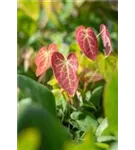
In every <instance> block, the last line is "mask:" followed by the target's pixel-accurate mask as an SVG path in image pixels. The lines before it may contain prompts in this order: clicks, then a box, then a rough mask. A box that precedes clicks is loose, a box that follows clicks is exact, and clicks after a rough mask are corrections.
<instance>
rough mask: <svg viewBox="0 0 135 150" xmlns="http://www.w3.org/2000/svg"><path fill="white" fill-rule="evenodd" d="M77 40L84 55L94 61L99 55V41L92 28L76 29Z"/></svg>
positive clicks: (82, 27)
mask: <svg viewBox="0 0 135 150" xmlns="http://www.w3.org/2000/svg"><path fill="white" fill-rule="evenodd" d="M76 40H77V42H78V44H79V46H80V48H81V49H82V51H83V52H84V54H85V55H86V56H87V57H88V58H89V59H92V60H95V59H96V56H97V54H98V41H97V38H96V35H95V33H94V31H93V29H92V28H91V27H88V28H85V27H84V26H80V27H78V28H77V29H76Z"/></svg>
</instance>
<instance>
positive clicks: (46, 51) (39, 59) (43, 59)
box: [35, 44, 57, 76]
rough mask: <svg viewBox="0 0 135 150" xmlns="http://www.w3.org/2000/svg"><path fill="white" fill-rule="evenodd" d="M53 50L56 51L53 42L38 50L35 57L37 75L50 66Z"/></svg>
mask: <svg viewBox="0 0 135 150" xmlns="http://www.w3.org/2000/svg"><path fill="white" fill-rule="evenodd" d="M55 51H57V46H56V45H55V44H50V45H49V47H48V48H47V47H46V46H43V47H42V48H41V49H40V50H39V52H38V54H37V56H36V58H35V64H36V66H37V69H36V75H37V76H39V75H41V74H43V73H44V72H46V70H47V69H48V68H49V67H50V66H51V56H52V54H53V53H54V52H55Z"/></svg>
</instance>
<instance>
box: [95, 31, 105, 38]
mask: <svg viewBox="0 0 135 150" xmlns="http://www.w3.org/2000/svg"><path fill="white" fill-rule="evenodd" d="M104 30H105V29H103V30H102V31H101V32H100V33H99V34H98V35H96V37H97V38H98V37H99V36H100V35H101V34H102V33H103V31H104Z"/></svg>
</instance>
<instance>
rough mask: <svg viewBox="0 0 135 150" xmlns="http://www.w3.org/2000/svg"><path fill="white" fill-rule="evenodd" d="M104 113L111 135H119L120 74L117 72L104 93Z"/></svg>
mask: <svg viewBox="0 0 135 150" xmlns="http://www.w3.org/2000/svg"><path fill="white" fill-rule="evenodd" d="M104 111H105V116H106V117H107V120H108V125H109V129H110V133H112V134H114V135H115V136H117V135H118V73H117V72H115V73H114V74H113V76H112V78H111V79H110V80H109V81H108V82H107V85H106V87H105V91H104Z"/></svg>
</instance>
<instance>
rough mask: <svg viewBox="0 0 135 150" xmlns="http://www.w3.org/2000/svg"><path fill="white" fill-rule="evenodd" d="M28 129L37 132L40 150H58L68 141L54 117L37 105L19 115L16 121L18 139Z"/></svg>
mask: <svg viewBox="0 0 135 150" xmlns="http://www.w3.org/2000/svg"><path fill="white" fill-rule="evenodd" d="M28 128H35V129H37V131H38V132H39V134H40V139H41V140H40V142H39V143H40V146H39V149H40V150H43V149H50V150H60V149H62V146H63V143H64V142H66V140H67V139H68V134H67V131H66V130H65V129H64V127H62V126H61V124H60V122H59V121H58V120H57V119H56V117H54V116H52V115H51V114H50V113H49V112H48V111H47V110H46V109H45V108H43V107H42V106H41V105H38V104H31V105H29V106H27V108H26V110H25V111H24V112H23V113H22V114H21V115H20V117H19V119H18V137H20V136H21V134H22V132H25V131H26V130H27V129H28ZM58 135H59V138H58ZM26 138H27V136H26ZM26 143H27V142H26ZM20 146H21V145H20Z"/></svg>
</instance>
